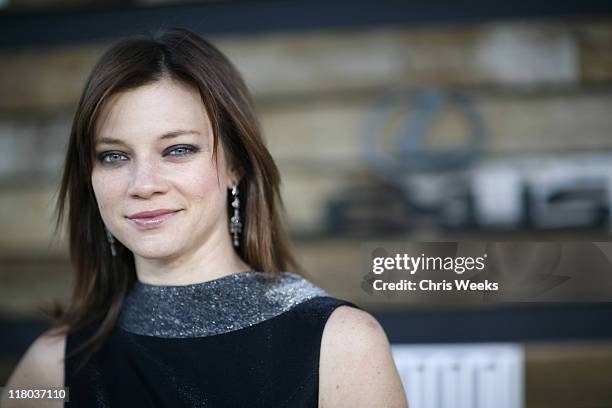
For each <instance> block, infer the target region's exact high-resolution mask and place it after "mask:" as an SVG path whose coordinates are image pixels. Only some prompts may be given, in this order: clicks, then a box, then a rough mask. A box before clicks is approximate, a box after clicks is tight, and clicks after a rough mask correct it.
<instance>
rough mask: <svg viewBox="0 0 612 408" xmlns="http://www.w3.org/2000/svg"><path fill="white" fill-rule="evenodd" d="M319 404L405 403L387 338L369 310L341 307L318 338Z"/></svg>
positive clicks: (395, 407)
mask: <svg viewBox="0 0 612 408" xmlns="http://www.w3.org/2000/svg"><path fill="white" fill-rule="evenodd" d="M319 385H320V386H319V390H320V392H319V407H320V408H329V407H333V408H338V407H389V408H405V407H407V406H408V402H407V400H406V394H405V392H404V387H403V385H402V381H401V379H400V376H399V374H398V372H397V368H396V366H395V362H394V360H393V355H392V354H391V349H390V345H389V340H388V339H387V336H386V334H385V332H384V330H383V328H382V327H381V326H380V324H379V323H378V321H377V320H376V319H375V318H374V317H372V316H371V315H370V314H369V313H367V312H364V311H362V310H359V309H356V308H354V307H350V306H340V307H338V308H337V309H336V310H334V312H333V313H332V314H331V316H330V317H329V320H328V321H327V324H326V325H325V329H324V331H323V338H322V340H321V358H320V365H319Z"/></svg>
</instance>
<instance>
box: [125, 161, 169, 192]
mask: <svg viewBox="0 0 612 408" xmlns="http://www.w3.org/2000/svg"><path fill="white" fill-rule="evenodd" d="M166 191H168V182H167V180H166V179H165V177H164V175H163V172H162V171H161V169H160V168H159V167H158V166H157V164H156V163H155V161H154V160H153V159H151V160H147V159H141V160H135V161H134V165H133V166H132V172H131V177H130V183H129V185H128V191H127V192H128V194H129V195H130V196H131V197H135V198H149V197H151V196H153V195H154V194H156V193H165V192H166Z"/></svg>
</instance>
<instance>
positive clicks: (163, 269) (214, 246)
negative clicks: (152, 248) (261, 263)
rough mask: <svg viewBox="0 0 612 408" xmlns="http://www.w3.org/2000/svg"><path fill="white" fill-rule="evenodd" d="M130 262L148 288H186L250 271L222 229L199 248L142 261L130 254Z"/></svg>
mask: <svg viewBox="0 0 612 408" xmlns="http://www.w3.org/2000/svg"><path fill="white" fill-rule="evenodd" d="M223 232H225V233H223ZM134 261H135V266H136V275H137V277H138V280H139V281H140V282H143V283H148V284H151V285H190V284H194V283H200V282H206V281H210V280H213V279H217V278H220V277H222V276H227V275H232V274H235V273H239V272H243V271H247V270H250V269H251V268H250V266H249V265H248V264H246V263H245V262H244V261H243V260H242V259H241V258H240V257H239V256H238V254H237V253H236V251H235V250H234V248H233V247H232V244H231V241H230V237H229V233H228V232H227V231H224V230H216V231H214V232H213V234H211V235H210V236H209V237H208V239H206V240H205V242H204V243H203V244H202V245H196V246H194V248H193V249H191V250H190V251H187V252H185V253H182V254H180V255H176V256H172V257H167V258H143V257H141V256H137V255H136V254H134Z"/></svg>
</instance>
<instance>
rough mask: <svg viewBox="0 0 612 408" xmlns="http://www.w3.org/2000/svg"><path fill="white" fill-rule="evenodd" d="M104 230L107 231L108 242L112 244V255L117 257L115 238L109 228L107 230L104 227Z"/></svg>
mask: <svg viewBox="0 0 612 408" xmlns="http://www.w3.org/2000/svg"><path fill="white" fill-rule="evenodd" d="M104 229H105V230H106V240H107V241H108V243H109V244H110V250H111V255H112V256H117V251H116V250H115V238H114V237H113V234H111V233H110V231H109V230H108V228H106V226H104Z"/></svg>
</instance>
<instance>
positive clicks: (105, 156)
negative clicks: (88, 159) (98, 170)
mask: <svg viewBox="0 0 612 408" xmlns="http://www.w3.org/2000/svg"><path fill="white" fill-rule="evenodd" d="M122 157H123V158H122ZM124 160H127V157H126V156H125V155H124V154H123V153H119V152H104V153H100V154H99V155H98V161H99V162H100V163H102V164H115V163H118V162H120V161H124Z"/></svg>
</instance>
